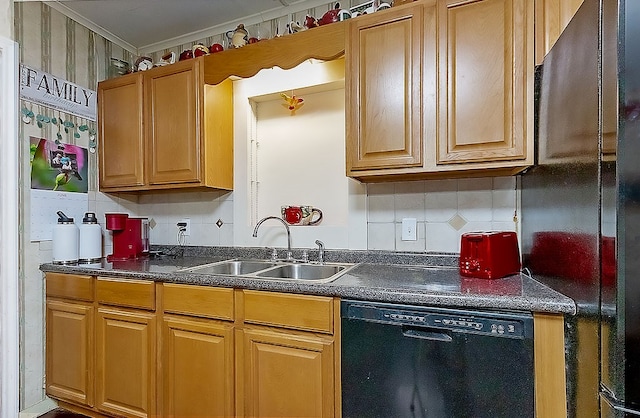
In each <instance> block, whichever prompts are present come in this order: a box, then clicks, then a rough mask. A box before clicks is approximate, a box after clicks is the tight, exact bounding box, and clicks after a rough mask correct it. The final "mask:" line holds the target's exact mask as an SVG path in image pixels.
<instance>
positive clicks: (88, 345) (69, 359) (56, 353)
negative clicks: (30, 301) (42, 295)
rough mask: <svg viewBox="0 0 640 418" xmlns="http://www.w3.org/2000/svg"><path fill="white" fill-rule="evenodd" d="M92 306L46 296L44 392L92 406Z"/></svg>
mask: <svg viewBox="0 0 640 418" xmlns="http://www.w3.org/2000/svg"><path fill="white" fill-rule="evenodd" d="M93 324H94V322H93V306H92V305H91V304H87V303H83V302H72V301H62V300H56V299H49V298H48V299H47V332H46V335H47V353H46V373H47V381H46V391H47V394H49V395H50V396H53V397H56V398H60V399H65V400H68V401H70V402H75V403H77V404H79V405H86V406H89V407H92V406H93V393H94V390H93V387H94V386H93V382H94V367H93V351H94V347H93V341H94V340H93Z"/></svg>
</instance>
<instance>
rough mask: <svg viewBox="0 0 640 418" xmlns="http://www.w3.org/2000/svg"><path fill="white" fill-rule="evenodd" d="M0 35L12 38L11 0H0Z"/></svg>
mask: <svg viewBox="0 0 640 418" xmlns="http://www.w3.org/2000/svg"><path fill="white" fill-rule="evenodd" d="M0 36H2V37H5V38H9V39H13V0H0Z"/></svg>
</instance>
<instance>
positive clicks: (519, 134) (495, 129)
mask: <svg viewBox="0 0 640 418" xmlns="http://www.w3.org/2000/svg"><path fill="white" fill-rule="evenodd" d="M438 41H439V43H440V45H439V73H438V77H439V83H438V88H439V94H438V96H439V120H438V143H437V148H438V153H437V164H452V163H469V162H490V161H501V160H527V162H530V163H532V162H533V158H532V154H533V153H532V150H531V149H530V148H531V147H532V146H533V130H532V127H533V124H532V119H533V113H532V109H533V95H532V93H533V89H532V81H533V71H534V66H533V61H532V60H533V1H532V0H481V1H476V0H474V1H462V2H461V1H460V0H447V1H441V2H440V3H439V10H438Z"/></svg>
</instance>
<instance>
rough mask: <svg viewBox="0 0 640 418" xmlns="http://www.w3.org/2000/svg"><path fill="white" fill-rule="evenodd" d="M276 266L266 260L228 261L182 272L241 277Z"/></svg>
mask: <svg viewBox="0 0 640 418" xmlns="http://www.w3.org/2000/svg"><path fill="white" fill-rule="evenodd" d="M275 265H276V264H275V263H273V262H271V261H264V260H227V261H220V262H217V263H212V264H204V265H201V266H196V267H191V268H188V269H184V270H180V271H184V272H191V273H193V272H197V273H199V274H226V275H230V276H240V275H244V274H250V273H254V272H256V271H260V270H264V269H266V268H269V267H273V266H275Z"/></svg>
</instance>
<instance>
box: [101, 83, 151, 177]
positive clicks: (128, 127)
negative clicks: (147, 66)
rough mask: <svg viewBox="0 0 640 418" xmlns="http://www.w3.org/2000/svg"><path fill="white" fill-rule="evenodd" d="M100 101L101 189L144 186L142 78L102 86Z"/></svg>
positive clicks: (102, 84)
mask: <svg viewBox="0 0 640 418" xmlns="http://www.w3.org/2000/svg"><path fill="white" fill-rule="evenodd" d="M98 98H99V100H98V132H99V135H100V136H99V141H98V153H99V154H98V156H99V158H100V188H101V189H103V190H109V189H120V188H126V187H136V186H138V187H139V186H143V185H144V183H145V179H144V171H143V170H144V161H145V160H144V157H145V153H144V133H143V115H142V75H141V74H131V75H127V76H124V77H118V78H114V79H110V80H106V81H103V82H101V83H99V84H98Z"/></svg>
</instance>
